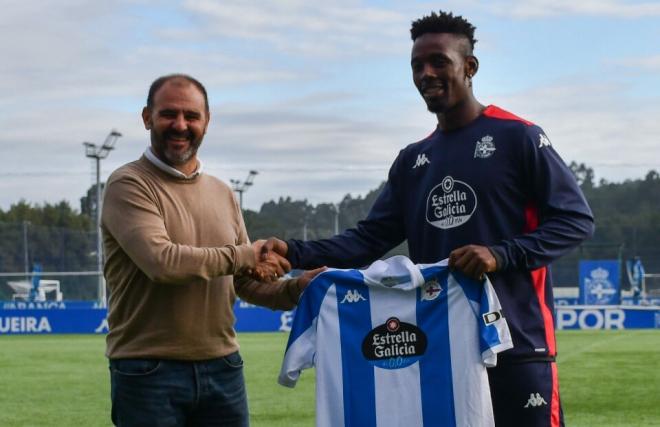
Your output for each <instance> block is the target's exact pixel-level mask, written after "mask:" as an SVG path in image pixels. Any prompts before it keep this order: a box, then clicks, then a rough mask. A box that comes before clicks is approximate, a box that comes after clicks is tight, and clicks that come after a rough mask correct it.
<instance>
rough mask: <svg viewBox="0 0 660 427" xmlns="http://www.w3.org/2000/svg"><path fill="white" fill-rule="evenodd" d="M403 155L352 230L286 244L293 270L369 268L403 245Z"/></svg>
mask: <svg viewBox="0 0 660 427" xmlns="http://www.w3.org/2000/svg"><path fill="white" fill-rule="evenodd" d="M402 153H403V152H402ZM402 153H400V154H399V157H397V159H396V160H395V161H394V163H393V164H392V167H391V168H390V172H389V175H388V180H387V182H386V183H385V187H384V188H383V190H382V191H381V193H380V195H379V196H378V198H377V199H376V201H375V203H374V205H373V206H372V208H371V210H370V211H369V214H368V215H367V217H366V219H364V220H362V221H360V222H359V223H358V224H357V226H356V227H355V228H351V229H348V230H346V231H344V232H343V233H341V234H338V235H336V236H334V237H331V238H329V239H322V240H316V241H301V240H295V239H291V240H288V241H287V244H288V248H289V251H288V253H287V258H288V259H289V261H290V262H291V265H292V266H293V267H294V268H303V269H312V268H317V267H321V266H324V265H327V266H329V267H336V268H358V267H362V266H365V265H367V264H370V263H371V262H373V261H374V260H376V259H378V258H380V257H382V256H383V255H385V253H387V251H389V250H390V249H392V248H394V247H395V246H397V245H398V244H400V243H401V242H403V240H404V239H405V230H404V221H403V213H402V209H403V204H402V202H401V200H400V196H399V195H400V194H401V193H400V192H399V186H400V179H401V174H400V173H399V169H400V164H401V156H402Z"/></svg>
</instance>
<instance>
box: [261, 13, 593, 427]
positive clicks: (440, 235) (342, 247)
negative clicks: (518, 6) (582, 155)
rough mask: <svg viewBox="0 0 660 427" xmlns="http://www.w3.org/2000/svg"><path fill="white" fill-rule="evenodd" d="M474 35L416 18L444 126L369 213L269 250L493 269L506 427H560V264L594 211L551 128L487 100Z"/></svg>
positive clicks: (407, 155) (435, 18) (428, 85)
mask: <svg viewBox="0 0 660 427" xmlns="http://www.w3.org/2000/svg"><path fill="white" fill-rule="evenodd" d="M474 30H475V27H474V26H472V25H471V24H470V23H469V22H468V21H466V20H465V19H463V18H462V17H460V16H453V15H452V14H451V13H444V12H440V13H439V14H435V13H433V14H431V15H430V16H426V17H424V18H422V19H419V20H417V21H415V22H413V25H412V28H411V35H412V39H413V42H414V43H413V47H412V55H411V67H412V75H413V80H414V82H415V85H416V86H417V89H418V90H419V92H420V94H421V95H422V97H423V98H424V101H425V102H426V104H427V107H428V109H429V111H431V112H432V113H435V114H436V116H437V118H438V126H437V128H436V129H435V130H434V131H433V133H432V134H431V135H430V136H428V137H427V138H426V139H424V140H421V141H419V142H416V143H413V144H410V145H408V146H407V147H406V148H404V149H403V150H401V152H400V153H399V155H398V157H397V158H396V160H395V161H394V164H393V165H392V167H391V169H390V172H389V176H388V181H387V184H386V185H385V188H384V189H383V191H382V193H381V194H380V196H379V197H378V199H377V200H376V202H375V203H374V205H373V207H372V209H371V211H370V213H369V215H368V216H367V218H366V219H365V220H363V221H361V222H360V223H359V224H358V225H357V227H356V228H354V229H350V230H346V231H345V232H344V233H342V234H340V235H337V236H334V237H332V238H330V239H325V240H319V241H314V242H302V241H298V240H289V241H288V242H286V243H285V242H283V241H280V240H277V239H274V238H273V239H270V240H269V242H268V243H267V244H266V250H275V251H277V252H279V253H280V254H283V255H284V254H286V256H287V258H288V259H289V261H290V262H291V264H292V265H293V267H297V268H305V269H308V268H314V267H317V266H320V265H328V266H332V267H340V268H349V267H359V266H363V265H366V264H368V263H370V262H372V261H374V260H376V259H377V258H379V257H381V256H382V255H384V254H385V253H386V252H387V251H388V250H390V249H391V248H393V247H395V246H396V245H398V244H399V243H401V242H403V241H404V240H407V241H408V247H409V251H410V258H411V259H412V260H413V261H414V262H415V263H431V262H435V261H438V260H441V259H444V258H447V257H448V258H449V265H450V267H453V268H456V269H458V270H461V271H463V272H464V273H466V274H467V275H469V276H472V277H476V278H478V277H481V276H482V275H483V274H484V273H488V275H489V277H490V279H491V281H492V283H493V285H494V287H495V290H496V292H497V294H498V296H499V299H500V301H501V303H502V307H503V314H504V316H505V317H506V318H507V321H508V324H509V327H510V329H511V333H512V337H513V342H514V348H513V349H511V350H509V351H506V352H504V353H502V354H500V358H499V363H498V365H497V367H496V368H493V369H491V370H489V381H490V385H491V394H492V399H493V409H494V413H495V421H496V424H497V425H498V426H559V425H563V415H562V412H561V405H560V400H559V385H558V378H557V368H556V366H555V355H556V346H555V333H554V328H553V296H552V284H551V275H550V274H549V271H548V265H549V264H550V263H551V262H552V261H554V260H555V259H557V258H559V257H560V256H562V255H563V254H565V253H566V252H568V251H569V250H570V249H571V248H574V247H575V246H577V245H578V244H579V243H580V242H582V241H583V240H584V239H586V238H587V237H589V236H590V235H591V234H592V233H593V227H594V226H593V216H592V213H591V210H590V208H589V206H588V205H587V202H586V201H585V198H584V196H583V194H582V192H581V191H580V189H579V187H578V185H577V183H576V180H575V178H574V177H573V175H572V173H571V171H570V170H569V169H568V168H567V167H566V165H565V164H564V162H563V161H562V159H561V158H560V157H559V155H558V154H557V153H556V151H555V150H554V149H553V147H552V144H551V142H550V139H549V138H548V136H547V135H546V134H545V133H544V132H543V130H542V129H541V128H540V127H538V126H536V125H534V124H533V123H531V122H529V121H527V120H524V119H522V118H520V117H517V116H515V115H513V114H511V113H509V112H507V111H505V110H502V109H500V108H498V107H496V106H494V105H489V106H484V105H482V104H481V103H479V102H478V101H477V100H476V99H475V97H474V95H473V92H472V80H473V78H474V76H475V74H476V73H477V70H478V68H479V62H478V60H477V58H476V57H475V56H474V55H473V48H474V43H475V41H476V40H475V39H474Z"/></svg>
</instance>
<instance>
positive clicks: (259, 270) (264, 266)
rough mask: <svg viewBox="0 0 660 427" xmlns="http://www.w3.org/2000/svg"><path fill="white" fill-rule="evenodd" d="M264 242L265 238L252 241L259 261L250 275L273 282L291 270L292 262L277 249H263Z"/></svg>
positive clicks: (255, 255)
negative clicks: (276, 250)
mask: <svg viewBox="0 0 660 427" xmlns="http://www.w3.org/2000/svg"><path fill="white" fill-rule="evenodd" d="M264 243H266V241H265V240H257V241H256V242H254V243H252V250H253V251H254V257H255V259H256V260H257V263H256V265H255V267H254V268H253V269H252V271H251V274H250V275H251V276H252V277H253V278H255V279H257V280H260V281H265V282H271V281H274V280H277V279H278V278H279V277H282V276H283V275H284V274H286V273H288V272H289V271H291V264H290V263H289V261H287V259H286V258H284V256H283V255H280V254H279V253H277V252H275V251H263V250H262V248H263V246H264Z"/></svg>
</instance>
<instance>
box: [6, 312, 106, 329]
mask: <svg viewBox="0 0 660 427" xmlns="http://www.w3.org/2000/svg"><path fill="white" fill-rule="evenodd" d="M106 316H107V311H106V310H105V309H103V308H97V309H82V310H60V309H29V310H19V309H11V310H0V335H13V334H94V333H97V334H100V333H106V332H108V322H107V320H106Z"/></svg>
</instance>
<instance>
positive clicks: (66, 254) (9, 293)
mask: <svg viewBox="0 0 660 427" xmlns="http://www.w3.org/2000/svg"><path fill="white" fill-rule="evenodd" d="M330 232H331V231H329V233H330ZM594 240H595V241H596V243H593V241H592V242H589V243H585V244H583V245H582V246H580V247H578V248H577V249H575V250H573V251H572V252H571V253H569V254H567V255H566V256H564V257H563V258H561V259H560V260H558V261H556V262H554V263H553V265H552V266H551V272H552V275H553V282H554V284H555V286H560V287H561V286H577V284H578V264H579V261H580V260H582V259H619V260H621V261H625V260H626V259H629V258H631V257H633V256H639V257H641V260H642V262H643V263H644V266H645V269H646V272H647V273H660V249H656V248H653V249H649V248H647V249H644V248H642V247H639V246H637V247H636V248H635V249H634V250H633V249H632V248H631V247H628V246H626V245H625V243H621V242H606V243H602V242H599V241H597V240H596V239H594ZM658 248H660V246H658ZM392 253H398V254H407V248H406V247H405V244H404V245H402V246H400V247H399V248H397V249H396V250H395V251H394V252H392ZM35 264H40V265H41V268H42V271H44V272H46V274H42V277H41V278H42V279H44V280H46V279H52V280H59V282H60V291H61V293H62V294H63V297H64V298H65V299H67V300H97V299H98V297H99V291H98V289H99V286H98V284H99V274H98V271H97V264H96V233H95V232H94V231H80V230H75V229H70V228H63V227H44V226H39V225H33V224H29V223H26V222H23V223H0V300H11V299H12V297H14V296H15V293H16V292H15V291H14V290H13V289H12V288H11V287H10V286H8V285H7V282H8V281H17V280H30V278H31V277H30V273H31V271H32V269H33V268H34V265H35ZM621 267H622V268H621V272H622V277H621V283H622V288H623V289H624V290H625V289H628V287H629V285H628V281H627V279H626V277H625V267H624V265H623V264H622V265H621ZM49 272H52V273H55V274H48V273H49ZM47 296H48V295H47ZM48 297H50V296H48Z"/></svg>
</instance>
